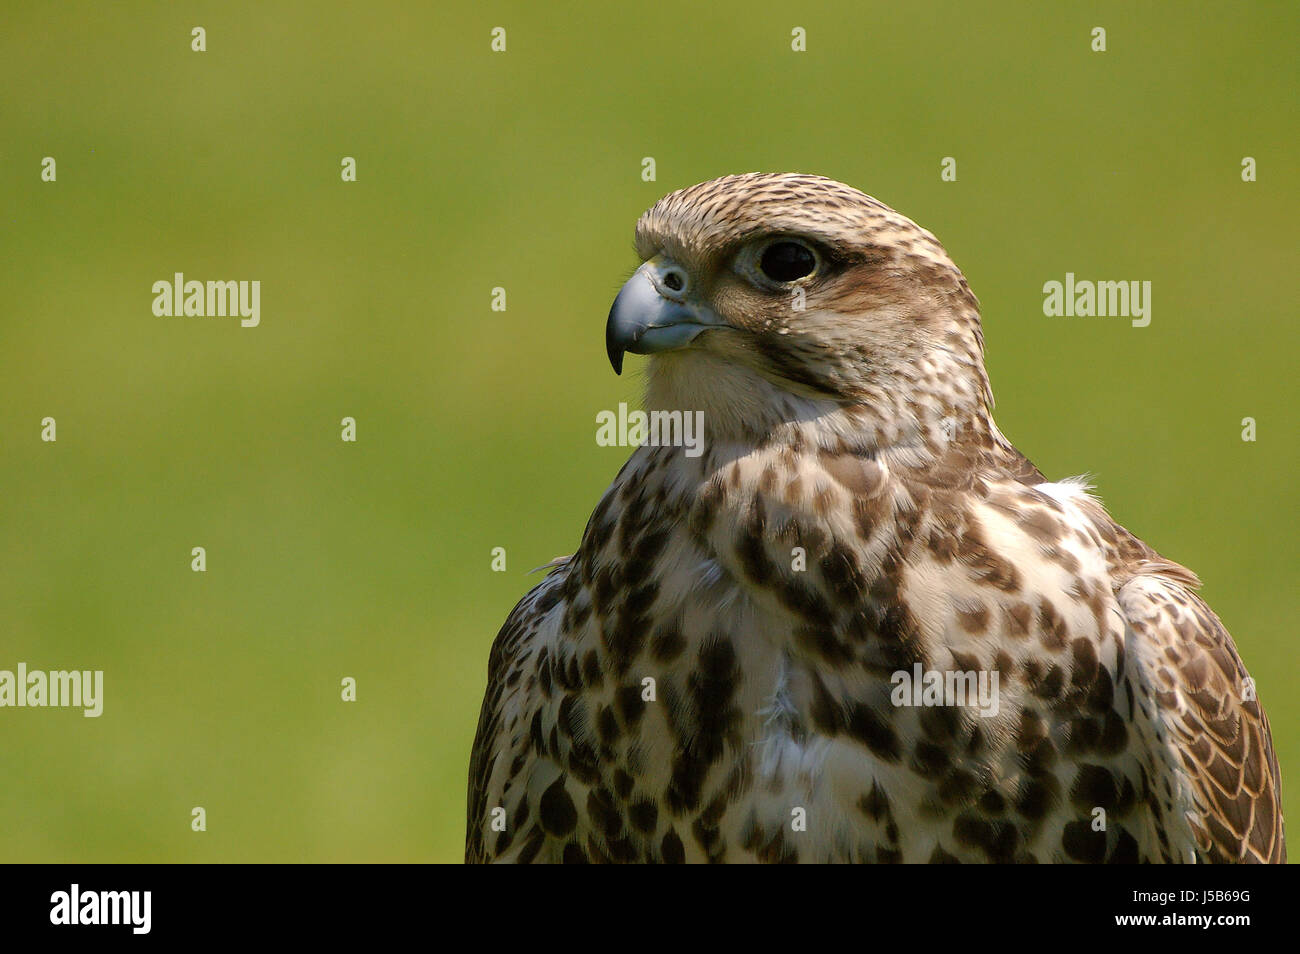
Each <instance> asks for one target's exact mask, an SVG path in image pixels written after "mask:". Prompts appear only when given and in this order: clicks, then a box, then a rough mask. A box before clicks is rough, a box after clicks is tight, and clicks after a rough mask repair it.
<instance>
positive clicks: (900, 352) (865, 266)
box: [606, 173, 988, 438]
mask: <svg viewBox="0 0 1300 954" xmlns="http://www.w3.org/2000/svg"><path fill="white" fill-rule="evenodd" d="M636 246H637V252H638V254H639V255H640V257H641V259H642V262H643V264H642V265H641V266H640V268H638V269H637V271H636V273H635V274H634V275H633V276H632V277H631V278H630V279H629V280H628V282H627V283H626V284H625V285H624V286H623V289H622V290H621V291H620V292H619V294H618V297H617V298H616V299H615V301H614V305H613V308H612V309H611V310H610V313H609V320H608V323H607V325H606V347H607V349H608V353H609V358H610V362H611V363H612V364H613V366H614V370H615V371H621V370H622V364H623V356H624V352H629V351H630V352H632V353H634V354H647V355H652V356H653V357H652V359H651V362H650V366H649V368H648V375H649V395H648V398H647V404H648V405H650V406H651V407H664V408H670V409H690V408H700V407H705V408H706V409H707V410H708V411H710V412H712V413H713V415H714V416H715V418H720V419H721V420H715V421H714V422H713V423H714V425H718V424H721V425H722V426H723V429H724V430H734V429H736V428H739V429H741V430H751V431H752V430H759V431H762V430H763V429H770V428H771V427H774V426H779V425H780V424H781V423H782V422H783V421H788V420H790V419H792V418H803V419H807V418H810V417H816V416H818V415H820V414H823V413H825V412H827V411H828V410H834V409H840V408H846V407H851V408H857V409H862V410H864V411H865V412H871V413H874V416H876V417H878V418H880V419H881V420H880V422H878V423H879V424H882V425H884V426H885V429H886V430H887V431H889V432H892V433H893V435H894V437H895V438H899V437H904V436H906V435H907V434H908V433H912V434H915V433H916V432H917V431H918V430H925V429H927V428H926V427H925V426H924V425H923V424H922V423H918V422H919V421H920V420H921V419H922V418H926V419H929V418H933V419H934V420H936V421H937V420H939V419H941V418H943V417H944V416H945V415H954V414H955V415H957V416H959V417H961V418H965V417H966V416H968V415H969V414H970V413H975V412H976V411H977V410H980V409H983V408H984V407H985V405H986V403H987V400H988V380H987V376H986V375H985V372H984V366H983V339H982V336H981V333H980V324H979V306H978V302H977V301H976V299H975V296H974V295H973V294H972V293H971V291H970V288H969V287H968V286H967V284H966V279H965V278H964V277H963V275H962V273H961V272H960V271H959V270H958V268H957V266H956V265H954V264H953V263H952V261H951V260H950V259H949V258H948V255H947V253H946V252H945V251H944V249H943V246H941V245H940V244H939V242H938V240H937V239H936V238H935V237H934V236H933V235H931V234H930V233H929V232H927V231H925V230H924V229H922V228H920V227H919V226H917V225H916V224H915V223H914V222H912V221H911V220H910V219H908V218H906V217H905V216H902V215H900V214H899V213H897V212H895V211H894V210H893V209H891V208H889V207H888V206H886V205H884V204H883V203H881V202H878V201H876V200H875V199H873V198H871V197H870V196H868V195H865V194H864V193H862V192H859V191H858V190H856V189H853V188H851V187H849V186H846V185H844V184H842V183H839V182H835V181H834V180H831V179H825V178H822V177H820V176H811V175H794V174H760V173H751V174H748V175H738V176H727V177H725V178H721V179H715V180H713V181H711V182H705V183H702V184H700V185H696V186H692V187H690V188H688V189H683V190H681V191H679V192H674V193H672V194H671V195H668V196H665V197H664V198H662V199H660V200H659V201H658V202H657V203H655V205H654V206H653V207H652V208H651V209H650V210H649V211H648V212H646V213H645V214H644V215H643V216H642V217H641V220H640V222H638V223H637V228H636ZM903 394H906V395H908V396H909V399H910V401H911V404H912V405H913V406H905V405H904V404H902V403H900V401H899V398H900V396H901V395H903ZM888 418H892V419H893V420H892V421H891V420H886V419H888ZM884 436H885V437H888V436H889V435H888V434H886V435H884Z"/></svg>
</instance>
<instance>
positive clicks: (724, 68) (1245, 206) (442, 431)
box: [0, 0, 1300, 861]
mask: <svg viewBox="0 0 1300 954" xmlns="http://www.w3.org/2000/svg"><path fill="white" fill-rule="evenodd" d="M1071 6H1077V8H1075V9H1071V8H1070V7H1071ZM1296 10H1297V8H1296V7H1295V5H1294V4H1290V3H1284V2H1278V3H1253V4H1249V5H1245V6H1242V5H1236V4H1229V3H1223V4H1218V5H1213V6H1198V5H1193V4H1184V3H1167V4H1140V5H1136V6H1135V5H1132V4H1128V3H1111V4H1099V5H1090V6H1089V7H1088V8H1085V7H1084V6H1083V5H1069V6H1066V5H1056V4H1041V3H1023V4H1002V5H997V6H996V7H989V6H986V5H982V4H965V3H952V4H899V3H874V2H872V3H862V2H844V3H827V4H813V5H807V6H806V7H805V6H801V7H800V8H799V9H798V11H797V12H791V8H790V5H789V4H783V3H781V4H778V3H756V2H750V0H746V2H722V3H713V4H698V3H684V2H681V3H679V2H670V0H663V2H659V3H655V4H649V5H646V4H628V5H626V6H625V7H621V8H619V9H616V10H614V9H609V10H605V9H599V8H593V9H590V10H584V9H583V8H581V7H577V6H574V7H565V6H563V5H558V6H557V5H536V4H522V3H521V4H478V5H469V4H466V5H464V7H462V8H454V7H451V6H446V5H439V6H437V7H435V6H434V5H430V4H423V3H420V4H417V3H410V4H405V5H397V4H389V3H378V2H372V3H365V4H344V3H293V4H287V3H224V2H223V3H193V4H174V3H163V2H157V3H127V4H122V5H111V6H106V5H104V4H102V3H91V2H87V3H66V4H32V5H27V6H20V5H18V4H9V5H7V9H6V11H5V14H4V17H5V24H4V28H3V30H2V31H0V289H2V291H3V300H2V302H0V668H5V669H13V668H14V667H15V666H16V664H17V663H18V662H19V661H24V662H27V663H28V664H29V665H31V666H33V667H43V668H78V669H103V670H105V683H106V688H105V694H106V701H105V711H104V715H103V716H102V717H101V718H99V719H86V718H83V717H82V716H81V714H80V713H79V712H77V711H68V710H51V709H46V710H32V709H24V710H13V709H5V710H0V860H5V861H9V860H24V861H162V860H166V861H178V860H179V861H235V860H253V861H293V860H304V861H334V860H383V861H395V860H410V861H416V860H439V861H450V860H456V859H458V858H459V856H460V852H461V845H462V839H463V830H464V777H465V766H466V760H467V755H468V751H469V746H470V741H471V739H472V736H473V731H474V725H475V720H476V717H477V709H478V701H479V698H480V694H481V692H482V686H483V679H484V672H485V665H486V659H487V653H488V647H489V644H490V642H491V639H492V637H493V635H494V634H495V632H496V629H497V627H498V626H499V625H500V623H501V621H502V620H503V619H504V617H505V615H506V613H507V612H508V611H509V610H510V608H511V607H512V606H513V604H514V602H515V600H516V599H517V598H518V597H519V596H520V595H522V594H523V593H524V592H525V590H526V589H527V588H528V587H529V586H530V585H531V584H532V582H534V581H535V578H534V577H529V576H527V575H525V571H527V570H528V569H529V568H531V567H533V566H536V565H538V564H541V563H544V562H546V561H547V560H549V559H550V558H551V557H553V556H556V555H557V554H562V553H569V552H572V549H573V548H574V547H575V545H576V543H577V541H578V537H579V534H580V533H581V530H582V527H583V524H584V522H585V520H586V518H587V516H588V514H589V513H590V511H591V508H592V507H593V505H594V503H595V501H596V500H597V498H598V496H599V494H600V492H601V490H602V489H603V488H604V487H605V486H606V485H607V483H608V482H609V480H610V479H611V478H612V476H613V474H614V473H615V471H616V470H617V468H618V467H619V465H620V464H621V462H622V460H623V459H624V457H625V456H626V451H625V450H622V449H618V448H601V447H597V446H596V443H595V440H594V435H595V414H596V412H597V411H598V410H600V409H603V408H614V407H617V404H618V402H619V401H620V400H628V401H635V400H636V397H637V393H638V390H639V382H638V375H637V372H638V371H639V369H640V365H641V360H640V359H638V358H636V357H631V358H630V359H629V364H630V365H631V367H632V370H633V373H632V374H625V375H624V377H622V378H615V377H614V375H613V374H612V372H611V371H610V369H609V367H608V365H607V364H606V361H605V356H604V348H603V326H604V319H605V315H606V312H607V310H608V307H609V303H610V301H611V300H612V297H613V295H614V293H615V292H616V290H617V289H618V287H619V285H620V283H621V281H622V280H623V278H624V277H626V275H627V274H628V272H629V271H630V269H631V267H632V266H633V265H634V257H633V254H632V251H631V238H632V227H633V224H634V222H635V219H636V217H637V215H638V214H639V213H640V212H641V211H642V210H643V209H644V208H646V207H647V206H648V205H649V204H651V203H652V202H653V201H654V200H655V199H656V198H658V197H659V196H660V195H661V194H663V193H665V192H668V191H670V190H672V189H676V188H680V187H682V186H686V185H689V184H691V183H694V182H697V181H700V180H703V179H707V178H712V177H714V176H717V175H722V174H725V173H732V172H742V171H750V170H767V171H805V172H817V173H821V174H825V175H829V176H833V177H835V178H839V179H841V180H843V181H846V182H849V183H851V184H853V185H856V186H858V187H860V188H862V189H864V190H865V191H867V192H869V193H871V194H873V195H876V196H878V197H879V198H881V199H882V200H884V201H886V202H888V203H890V204H891V205H893V206H895V207H896V208H898V209H899V210H901V211H903V212H904V213H906V214H908V215H910V216H911V217H912V218H914V219H915V220H916V221H918V222H919V223H921V224H922V225H923V226H925V227H927V228H929V229H931V230H932V231H934V232H935V233H937V234H938V235H939V237H940V238H941V239H942V240H943V241H944V242H945V244H946V245H947V247H948V249H949V251H950V252H951V253H952V256H953V258H954V259H955V260H956V261H957V262H958V264H959V265H960V266H961V267H962V268H963V269H964V270H965V272H966V274H967V276H968V278H969V280H970V282H971V284H972V286H973V287H974V289H975V291H976V293H977V294H978V295H979V296H980V298H981V301H982V303H983V306H984V315H985V332H986V338H987V344H988V361H989V365H990V370H991V373H992V376H993V382H994V389H995V391H996V393H997V395H998V398H999V405H998V419H999V422H1000V423H1001V426H1002V428H1003V430H1005V431H1006V433H1007V434H1008V435H1009V436H1010V437H1011V438H1012V439H1013V440H1014V441H1015V442H1016V443H1017V444H1018V446H1020V448H1021V449H1022V450H1024V451H1025V452H1026V453H1027V454H1028V455H1029V456H1030V457H1031V458H1032V459H1033V460H1035V462H1037V463H1038V465H1039V466H1040V467H1041V468H1042V469H1043V470H1044V471H1045V472H1047V473H1048V474H1049V475H1052V476H1055V477H1063V476H1066V475H1071V474H1077V473H1080V472H1083V471H1087V472H1089V473H1091V474H1092V475H1094V478H1095V480H1096V482H1097V484H1098V487H1099V491H1100V492H1101V493H1102V495H1103V496H1104V499H1105V500H1106V502H1107V503H1108V505H1109V506H1110V508H1111V510H1112V512H1113V513H1114V514H1115V515H1116V516H1117V517H1118V518H1119V519H1120V520H1121V521H1124V522H1125V523H1127V524H1128V525H1129V526H1130V527H1131V528H1132V529H1134V530H1135V531H1137V532H1138V533H1140V534H1142V535H1143V536H1144V537H1145V538H1146V539H1148V540H1149V541H1150V542H1152V543H1153V544H1154V545H1156V546H1157V547H1159V548H1160V549H1161V550H1162V551H1164V552H1165V553H1166V554H1167V555H1168V556H1170V557H1172V558H1174V559H1176V560H1180V561H1183V562H1185V563H1187V564H1188V565H1190V566H1191V567H1193V568H1194V569H1196V570H1197V571H1198V572H1199V573H1200V574H1201V575H1202V576H1203V577H1204V579H1205V581H1206V586H1205V593H1206V594H1207V596H1208V598H1209V600H1210V602H1211V603H1212V604H1213V606H1214V607H1215V608H1216V610H1217V611H1218V612H1219V613H1220V614H1221V615H1222V617H1223V619H1224V620H1225V622H1226V623H1227V625H1228V627H1229V628H1230V629H1231V631H1232V632H1233V633H1234V634H1235V636H1236V638H1237V641H1238V645H1239V646H1240V648H1241V652H1242V654H1243V656H1244V657H1245V659H1246V662H1247V664H1248V665H1249V667H1250V668H1251V670H1252V672H1253V673H1254V675H1255V676H1256V677H1257V679H1258V682H1259V685H1260V691H1261V695H1262V698H1263V699H1264V701H1265V703H1266V705H1267V707H1268V710H1269V712H1270V714H1271V716H1272V720H1273V727H1274V733H1275V736H1276V740H1277V744H1278V750H1279V755H1280V757H1281V760H1282V765H1283V773H1284V787H1285V789H1286V794H1287V801H1288V805H1289V807H1290V810H1291V811H1290V814H1291V815H1292V816H1293V818H1294V817H1298V816H1297V810H1300V783H1297V782H1296V780H1295V776H1294V775H1293V774H1291V773H1289V772H1288V769H1291V768H1292V767H1294V766H1296V765H1300V731H1297V716H1298V715H1300V704H1298V703H1297V701H1296V689H1297V676H1298V672H1297V657H1296V649H1295V645H1296V642H1295V629H1294V607H1295V567H1296V560H1295V557H1296V548H1295V523H1294V520H1295V506H1294V493H1295V482H1296V477H1297V467H1296V463H1297V462H1296V452H1295V448H1296V438H1297V434H1296V424H1295V407H1296V401H1295V398H1296V388H1295V362H1294V341H1295V331H1294V322H1295V305H1294V302H1295V294H1294V290H1293V288H1292V287H1291V285H1292V283H1293V282H1292V276H1293V273H1294V258H1295V222H1296V221H1297V217H1298V214H1300V208H1298V204H1300V203H1298V200H1297V190H1296V188H1295V182H1296V168H1295V159H1296V151H1295V147H1296V129H1297V128H1300V124H1298V123H1297V118H1298V117H1297V115H1296V103H1295V91H1294V50H1293V45H1294V36H1295V34H1296V28H1297V26H1298V25H1300V23H1298V22H1297V21H1298V16H1297V12H1296ZM195 26H202V27H204V28H205V29H206V31H207V47H208V49H207V52H205V53H195V52H192V51H191V49H190V31H191V29H192V28H193V27H195ZM495 26H504V27H505V28H506V29H507V43H508V50H507V52H506V53H504V54H494V53H492V52H491V51H490V49H489V42H490V37H489V32H490V30H491V29H492V28H493V27H495ZM794 26H802V27H804V28H805V29H806V30H807V34H808V51H807V52H806V53H793V52H791V50H790V33H791V29H792V28H793V27H794ZM1094 26H1104V27H1105V28H1106V29H1107V31H1108V47H1109V49H1108V51H1107V52H1105V53H1094V52H1092V51H1091V50H1090V30H1091V29H1092V28H1093V27H1094ZM44 156H53V157H55V159H56V161H57V164H58V165H57V169H58V180H57V182H55V183H43V182H41V180H40V163H41V159H42V157H44ZM343 156H354V157H355V158H356V159H357V163H358V176H359V181H357V182H356V183H351V184H345V183H343V182H342V181H341V180H340V175H339V170H340V160H341V158H342V157H343ZM644 156H653V157H654V158H655V159H656V161H657V166H658V181H657V182H651V183H646V182H643V181H641V178H640V170H641V165H640V163H641V159H642V157H644ZM944 156H952V157H955V158H956V159H957V163H958V180H957V181H956V182H952V183H945V182H941V181H940V177H939V165H940V160H941V158H942V157H944ZM1243 156H1254V157H1256V159H1257V161H1258V164H1259V165H1258V168H1259V172H1258V181H1257V182H1255V183H1249V184H1248V183H1243V182H1242V181H1241V177H1240V163H1241V159H1242V157H1243ZM176 271H182V272H184V273H185V274H186V275H187V276H188V277H191V278H197V279H200V280H205V279H258V280H260V281H261V282H262V323H261V326H260V327H258V328H255V329H244V328H240V327H239V326H238V323H237V322H236V321H234V320H230V319H227V320H210V321H209V320H205V319H197V318H178V319H163V318H156V317H154V316H153V314H152V313H151V303H152V298H153V296H152V292H151V290H150V286H151V285H152V283H153V282H154V281H156V280H159V279H165V278H169V277H170V276H171V275H172V273H173V272H176ZM1067 271H1073V272H1075V273H1076V274H1077V275H1078V276H1079V277H1080V278H1094V279H1137V280H1149V281H1151V282H1153V285H1154V289H1153V306H1154V311H1153V320H1152V322H1151V325H1150V327H1148V328H1144V329H1134V328H1131V327H1129V325H1128V323H1127V321H1124V320H1105V319H1096V318H1094V319H1078V320H1074V321H1068V320H1065V319H1050V318H1046V317H1044V316H1043V314H1042V292H1041V288H1042V284H1043V282H1045V281H1048V280H1051V279H1057V280H1060V279H1062V278H1063V277H1064V274H1065V272H1067ZM494 286H503V287H505V288H506V289H507V293H508V310H507V311H506V312H505V313H497V312H493V311H492V310H491V309H490V307H489V304H490V292H491V289H492V288H493V287H494ZM345 415H351V416H354V417H355V418H356V419H357V422H358V436H359V440H358V442H357V443H356V444H345V443H343V442H342V441H341V440H340V439H339V421H340V419H341V418H342V417H343V416H345ZM45 416H53V417H55V418H56V419H57V422H58V441H57V443H54V444H47V443H42V442H41V441H40V439H39V434H40V421H41V419H42V418H43V417H45ZM1247 416H1250V417H1254V418H1255V419H1256V420H1257V422H1258V441H1257V442H1255V443H1244V442H1243V441H1242V440H1241V436H1240V432H1241V419H1242V418H1243V417H1247ZM194 546H204V547H206V548H207V553H208V570H207V572H206V573H204V574H198V573H193V572H191V570H190V549H191V547H194ZM496 546H503V547H505V548H506V550H507V560H508V563H507V567H508V570H507V572H505V573H493V572H491V571H490V566H489V563H490V551H491V549H492V548H493V547H496ZM344 676H353V677H355V678H356V679H357V681H358V691H359V699H358V701H357V702H356V703H355V704H346V703H343V702H341V701H340V699H339V681H340V679H341V678H343V677H344ZM194 806H203V807H204V808H205V809H206V811H207V818H208V830H207V831H206V832H203V833H195V832H192V831H191V830H190V810H191V809H192V808H193V807H194Z"/></svg>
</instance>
